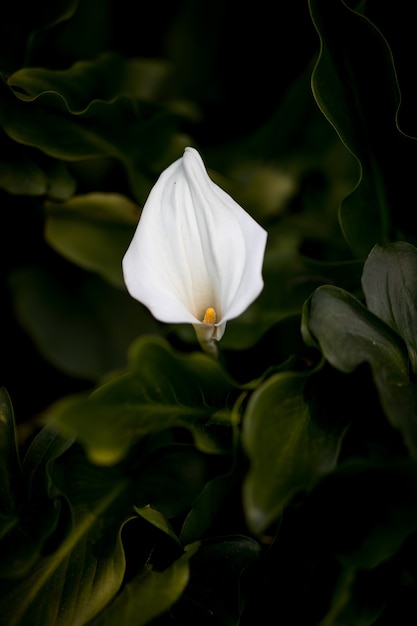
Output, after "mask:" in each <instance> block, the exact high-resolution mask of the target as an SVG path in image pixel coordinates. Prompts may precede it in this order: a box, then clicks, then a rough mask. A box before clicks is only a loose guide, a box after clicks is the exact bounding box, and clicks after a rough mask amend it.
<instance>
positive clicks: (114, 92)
mask: <svg viewBox="0 0 417 626" xmlns="http://www.w3.org/2000/svg"><path fill="white" fill-rule="evenodd" d="M169 79H170V67H169V65H168V63H167V62H166V61H165V60H162V59H147V58H144V59H140V58H134V59H125V58H123V57H122V56H121V55H119V54H116V53H114V52H111V53H110V52H105V53H102V54H100V55H99V56H98V57H97V58H96V59H93V60H82V61H77V62H76V63H74V64H73V65H72V66H71V67H69V68H68V69H59V70H51V69H48V68H45V67H24V68H21V69H19V70H18V71H17V72H14V73H13V74H12V75H11V76H9V77H8V79H7V83H8V85H9V86H10V87H11V88H12V89H13V90H14V92H15V93H16V95H17V97H18V98H20V99H21V100H33V99H35V98H37V97H38V96H40V95H41V94H42V93H44V92H47V91H49V92H54V93H56V94H59V95H60V96H62V98H63V99H64V100H65V102H66V103H67V106H68V109H69V111H71V112H72V113H82V112H85V111H86V109H87V108H88V107H89V105H90V103H91V102H92V101H93V100H105V101H110V100H114V99H115V98H117V97H118V96H120V95H121V94H125V95H130V96H132V97H134V98H137V99H138V100H141V101H144V102H158V101H160V102H161V104H165V105H168V106H174V108H176V107H175V102H174V103H173V102H172V100H171V99H169V97H167V96H168V95H169V83H168V81H169ZM162 94H163V97H162ZM184 110H185V109H184Z"/></svg>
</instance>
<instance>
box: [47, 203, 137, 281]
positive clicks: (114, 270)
mask: <svg viewBox="0 0 417 626" xmlns="http://www.w3.org/2000/svg"><path fill="white" fill-rule="evenodd" d="M45 208H46V213H47V219H46V224H45V239H46V240H47V242H48V243H49V244H50V245H51V246H52V247H53V248H54V249H55V250H56V251H57V252H59V253H60V254H62V256H64V257H66V258H67V259H69V260H70V261H72V262H73V263H75V264H76V265H79V266H80V267H83V268H84V269H87V270H89V271H92V272H96V273H97V274H99V275H101V276H102V277H103V278H105V279H106V280H108V281H109V283H110V284H112V285H114V286H116V287H124V282H123V277H122V269H121V259H122V258H123V255H124V253H125V252H126V250H127V247H128V245H129V243H130V240H131V238H132V236H133V232H134V229H135V226H136V223H137V221H138V217H139V215H138V213H139V211H138V209H137V207H136V205H135V204H134V203H133V202H131V201H130V200H129V199H128V198H126V197H125V196H122V195H119V194H110V193H90V194H87V195H82V196H73V197H72V198H70V199H69V200H68V201H67V202H60V203H52V202H48V203H46V206H45Z"/></svg>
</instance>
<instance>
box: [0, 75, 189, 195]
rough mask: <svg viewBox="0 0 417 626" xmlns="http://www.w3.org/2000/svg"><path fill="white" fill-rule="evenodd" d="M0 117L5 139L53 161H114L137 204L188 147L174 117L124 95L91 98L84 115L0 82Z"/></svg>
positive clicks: (51, 96)
mask: <svg viewBox="0 0 417 626" xmlns="http://www.w3.org/2000/svg"><path fill="white" fill-rule="evenodd" d="M0 116H1V119H2V125H3V129H4V131H5V132H6V133H7V135H8V136H9V137H10V138H11V139H13V140H14V141H16V142H18V143H22V144H25V145H27V146H32V147H35V148H38V149H39V150H41V151H42V152H44V153H45V154H47V155H49V156H50V157H53V158H55V159H62V160H64V161H79V160H83V159H88V158H92V157H100V156H106V157H111V158H114V159H116V160H117V161H119V162H120V163H122V164H123V165H124V167H125V168H126V171H127V174H128V176H129V181H130V184H131V187H132V190H133V193H134V194H135V196H136V198H137V199H138V200H139V202H141V203H142V202H143V201H144V199H145V198H146V196H147V195H148V193H149V189H150V187H151V185H152V183H153V182H154V179H155V178H156V175H157V174H159V173H160V171H161V170H162V169H164V168H165V167H166V166H168V165H169V164H170V163H171V162H172V161H173V160H174V159H175V158H177V157H179V156H180V154H181V153H182V151H183V150H184V148H185V146H186V145H188V144H189V139H188V138H186V137H185V136H183V135H180V134H179V133H177V128H176V127H177V123H178V122H177V119H176V116H175V115H174V114H172V113H170V112H168V111H166V110H164V109H161V108H160V107H157V106H151V105H149V104H148V103H139V102H137V101H135V100H134V99H133V98H131V97H129V96H126V95H120V96H119V97H117V98H116V99H114V100H111V101H104V100H94V101H92V102H91V104H90V105H89V107H88V108H87V109H86V110H85V111H83V112H80V113H72V112H71V111H69V109H68V105H67V103H66V101H65V99H64V98H63V97H62V96H61V95H60V94H58V93H56V92H49V91H48V92H43V93H41V94H40V95H39V96H38V97H37V98H35V99H34V100H29V101H23V100H21V99H20V98H18V97H17V96H16V95H15V94H14V93H13V92H12V91H11V90H10V88H9V87H8V86H7V85H5V84H3V83H2V82H1V81H0Z"/></svg>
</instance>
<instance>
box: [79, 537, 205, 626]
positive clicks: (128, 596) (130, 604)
mask: <svg viewBox="0 0 417 626" xmlns="http://www.w3.org/2000/svg"><path fill="white" fill-rule="evenodd" d="M198 548H199V544H198V543H197V542H196V543H194V544H192V545H190V546H187V547H186V548H185V550H186V551H185V553H184V554H183V555H182V556H181V557H180V558H179V559H177V560H176V561H174V562H173V563H172V565H170V566H169V567H168V568H166V569H165V570H163V571H162V572H158V571H154V570H152V569H151V568H150V567H147V568H144V569H143V571H142V573H141V574H140V575H139V576H136V577H135V578H134V579H133V580H132V581H131V582H129V583H128V584H127V585H126V587H125V588H124V589H123V591H122V593H121V594H120V595H119V596H118V597H117V598H116V600H115V601H114V602H113V604H111V605H110V607H109V608H108V609H106V610H105V611H103V613H102V614H101V615H99V616H98V617H97V619H95V620H94V621H93V622H92V623H91V626H118V625H119V624H123V626H146V625H147V624H149V623H150V621H151V620H153V619H154V618H155V617H157V616H158V615H161V614H162V613H165V611H168V609H169V608H170V607H171V606H172V605H173V604H174V603H175V602H177V601H178V599H179V598H180V597H181V595H182V594H183V592H184V589H185V588H186V586H187V584H188V581H189V576H190V567H189V561H190V559H191V558H192V557H193V556H194V555H195V553H196V552H197V550H198Z"/></svg>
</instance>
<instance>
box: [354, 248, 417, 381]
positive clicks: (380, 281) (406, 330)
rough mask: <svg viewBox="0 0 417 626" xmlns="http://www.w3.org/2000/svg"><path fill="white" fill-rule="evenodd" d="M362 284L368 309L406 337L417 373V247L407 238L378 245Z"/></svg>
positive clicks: (414, 369)
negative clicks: (405, 240) (407, 240)
mask: <svg viewBox="0 0 417 626" xmlns="http://www.w3.org/2000/svg"><path fill="white" fill-rule="evenodd" d="M362 288H363V291H364V294H365V299H366V306H367V307H368V309H369V310H370V311H372V313H374V314H375V315H377V316H378V317H379V318H380V319H382V320H383V321H384V322H385V323H386V324H388V326H391V328H393V329H394V330H395V331H396V332H397V333H398V334H399V335H401V337H402V338H403V339H404V341H405V343H406V344H407V348H408V354H409V357H410V361H411V364H412V368H413V371H414V373H417V249H416V248H415V247H414V246H412V245H411V244H409V243H407V242H404V241H398V242H395V243H392V244H387V245H385V246H378V245H376V246H375V247H374V248H373V249H372V251H371V253H370V254H369V256H368V258H367V260H366V262H365V265H364V268H363V275H362Z"/></svg>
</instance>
